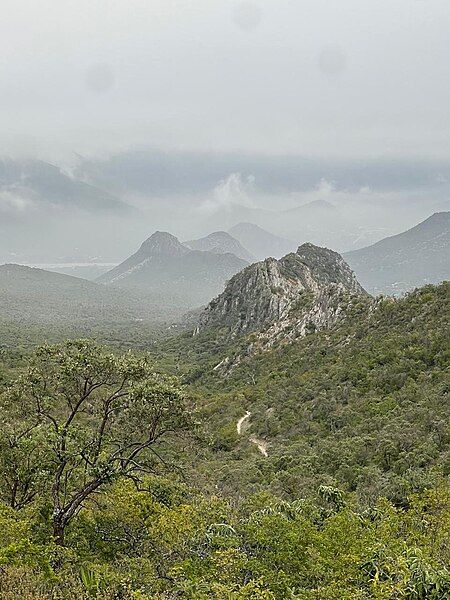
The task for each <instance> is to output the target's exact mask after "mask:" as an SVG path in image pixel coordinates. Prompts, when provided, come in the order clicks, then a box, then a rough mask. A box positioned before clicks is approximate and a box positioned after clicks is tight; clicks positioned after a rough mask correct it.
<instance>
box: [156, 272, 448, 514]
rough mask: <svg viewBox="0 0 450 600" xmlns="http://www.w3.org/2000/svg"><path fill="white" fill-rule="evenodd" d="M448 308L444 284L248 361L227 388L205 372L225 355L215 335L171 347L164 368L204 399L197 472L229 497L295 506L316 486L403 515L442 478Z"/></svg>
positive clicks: (212, 373)
mask: <svg viewBox="0 0 450 600" xmlns="http://www.w3.org/2000/svg"><path fill="white" fill-rule="evenodd" d="M449 299H450V286H449V284H448V283H444V284H442V285H440V286H438V287H433V286H428V287H424V288H422V289H419V290H417V291H415V292H413V293H411V294H409V295H408V296H407V297H405V298H404V299H401V300H392V299H385V300H382V301H380V302H379V303H378V305H377V307H376V309H375V310H374V311H373V312H372V313H369V312H368V311H367V310H366V309H365V308H364V306H363V307H360V308H359V310H360V312H359V314H358V312H357V311H355V312H354V313H353V315H352V318H351V319H347V321H346V322H345V323H344V324H342V325H341V326H340V327H339V328H337V329H336V330H333V331H322V332H319V333H314V334H310V335H307V336H306V337H304V338H301V339H298V340H297V341H296V342H295V343H292V344H290V345H288V346H285V345H283V346H279V347H278V348H275V349H273V350H272V351H270V352H267V353H265V354H260V355H257V356H252V357H249V358H247V359H246V360H243V361H242V362H241V363H240V366H239V367H237V368H236V369H235V371H233V373H232V374H231V376H228V377H227V378H223V377H221V376H220V375H218V374H217V371H214V366H215V365H217V364H218V363H220V361H221V360H222V359H223V357H224V356H226V355H228V354H229V353H230V346H229V343H228V342H226V341H225V340H224V339H221V338H220V335H218V334H217V332H215V333H214V334H208V333H205V334H203V335H202V336H200V337H199V339H197V340H196V341H195V342H194V343H193V342H192V340H190V339H189V338H188V337H187V335H185V336H183V337H182V338H180V339H178V340H172V341H171V342H170V345H171V349H170V350H169V352H168V354H167V355H166V358H165V360H166V361H169V360H172V359H171V357H172V356H176V365H177V368H178V369H179V368H180V363H182V361H183V358H184V360H185V363H184V369H185V371H186V375H185V378H186V380H187V381H191V382H193V383H192V385H194V387H195V388H196V389H198V390H199V392H200V395H204V394H205V392H207V399H206V400H205V401H204V406H203V410H204V419H205V422H206V423H208V427H209V428H210V430H211V433H212V435H214V437H215V447H216V453H215V454H213V455H212V456H211V463H208V464H206V465H205V467H204V468H205V473H208V472H210V473H220V475H216V476H214V481H215V482H216V483H218V485H219V487H220V489H223V490H225V491H226V492H227V493H236V492H237V491H238V490H240V491H242V490H246V491H257V490H262V489H270V490H271V491H273V492H274V493H277V494H281V495H282V496H287V497H291V498H293V497H297V496H298V495H301V496H303V495H305V494H306V495H308V493H311V492H312V491H313V490H314V489H316V487H317V486H318V485H319V484H325V483H326V484H329V485H335V486H337V487H340V488H342V489H345V490H347V491H353V492H356V494H357V496H358V498H359V499H360V501H361V502H362V503H364V504H365V503H370V502H372V501H374V500H375V499H376V498H377V497H378V496H380V495H381V496H386V497H388V498H389V499H390V500H392V501H394V502H396V503H399V504H403V503H405V502H406V500H407V497H408V495H409V494H410V493H412V492H414V491H418V490H421V489H424V488H425V487H427V486H429V485H431V484H432V483H433V481H435V480H438V479H439V478H440V477H442V476H443V475H444V474H447V473H448V472H449V470H450V462H449V450H450V446H449V443H450V437H449V435H448V422H449V419H450V405H449V402H448V391H449V385H450V381H449V378H448V358H449V352H448V348H449V334H448V324H449V322H450V303H449ZM194 339H195V338H194ZM234 351H235V352H236V353H238V352H239V351H240V350H239V342H235V346H234ZM168 364H169V363H168V362H166V368H167V366H168ZM247 412H250V413H251V415H250V416H248V418H247V419H246V420H245V423H244V424H243V425H244V429H245V434H243V433H241V435H238V432H237V428H236V423H237V421H238V419H239V418H241V417H242V416H244V415H246V413H247ZM255 439H256V440H260V441H262V442H263V445H264V447H265V448H266V449H267V455H268V456H267V458H263V456H262V455H261V453H260V451H258V445H257V444H255V443H254V440H255ZM252 440H253V442H252ZM237 458H239V459H241V460H239V461H237V460H236V459H237ZM219 465H220V469H219ZM205 476H206V475H205ZM217 478H218V479H219V482H217V481H216V479H217Z"/></svg>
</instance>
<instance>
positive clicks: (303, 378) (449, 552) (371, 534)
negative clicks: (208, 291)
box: [0, 284, 450, 600]
mask: <svg viewBox="0 0 450 600" xmlns="http://www.w3.org/2000/svg"><path fill="white" fill-rule="evenodd" d="M449 296H450V295H449V286H448V284H442V285H440V286H438V287H433V286H428V287H425V288H422V289H420V290H417V291H416V292H414V293H411V294H409V295H408V296H407V297H406V298H404V299H401V300H397V301H395V300H386V299H385V300H379V301H378V303H377V305H376V307H375V308H373V307H372V308H370V309H369V308H368V307H367V306H366V305H364V304H361V305H355V306H354V308H353V309H352V311H351V312H350V313H349V314H348V316H347V318H346V319H345V320H344V321H343V322H342V323H341V324H340V325H339V326H338V327H337V328H335V329H333V330H332V331H330V330H328V331H327V330H325V331H321V332H311V333H309V334H307V335H306V336H305V337H303V338H300V339H298V340H296V341H295V342H293V343H292V344H290V345H285V344H283V345H281V344H280V345H278V346H275V347H274V348H273V349H272V350H271V351H270V352H266V353H264V354H259V355H256V356H247V358H244V359H243V360H242V361H241V363H240V364H239V366H238V367H237V368H236V369H235V370H234V371H233V372H232V373H231V375H228V377H225V378H224V377H221V376H220V375H219V374H218V373H217V371H214V370H213V367H214V366H215V365H216V364H218V362H220V360H222V359H223V357H224V356H226V355H229V354H230V353H232V352H233V351H236V352H239V351H240V348H239V345H240V344H241V340H236V339H234V340H231V341H230V339H229V337H227V336H221V332H220V330H219V331H217V330H215V331H204V332H202V333H201V334H200V335H198V336H196V337H194V338H193V337H192V335H191V334H190V333H189V334H188V333H186V334H184V335H182V336H181V337H176V338H175V337H174V338H172V339H171V340H169V341H167V342H164V343H162V344H160V345H159V346H158V347H157V348H156V349H155V348H152V349H151V355H146V356H136V357H133V356H129V355H125V356H120V355H117V354H111V353H110V352H109V351H107V350H101V349H95V350H91V349H90V346H89V345H86V343H76V344H73V343H72V344H69V345H66V346H60V347H57V348H54V349H52V348H50V349H49V348H47V349H43V350H39V351H38V353H37V355H36V356H35V357H34V358H32V359H30V358H29V357H24V358H20V356H18V355H14V354H12V353H4V354H3V357H2V366H1V371H0V374H1V381H2V387H3V390H4V391H3V393H2V406H3V408H4V410H3V412H2V419H3V425H2V428H1V431H0V433H1V443H2V447H3V448H5V444H6V448H7V449H8V451H7V452H6V451H4V452H3V453H2V456H3V457H4V458H3V462H2V465H1V472H0V476H1V479H2V486H1V490H2V498H1V501H2V502H1V504H0V524H1V528H2V532H3V535H2V539H1V541H0V565H1V568H2V571H1V576H0V586H1V587H0V589H1V595H2V598H5V599H6V600H16V599H18V598H21V599H22V598H25V599H31V598H33V599H39V600H44V599H45V600H47V599H50V598H54V597H55V595H56V597H58V598H65V599H70V598H74V597H77V598H86V599H87V598H102V599H105V600H106V599H111V600H112V599H113V598H119V599H120V598H123V599H129V598H130V599H131V598H137V599H139V600H142V599H148V598H151V599H154V598H155V599H161V600H162V599H173V598H192V599H202V600H203V599H209V598H212V599H217V600H222V599H223V598H231V599H237V600H241V599H242V600H244V599H252V600H253V599H257V600H272V599H275V600H278V599H280V600H284V599H285V598H293V599H296V600H298V599H301V600H317V599H319V600H342V599H344V600H354V599H360V600H372V599H374V600H375V599H376V600H380V599H381V600H394V599H397V598H404V599H408V600H413V599H414V600H415V599H422V600H427V599H432V600H440V599H445V598H449V597H450V573H449V570H448V564H449V562H450V548H449V545H448V539H449V534H450V512H449V506H450V497H449V493H448V489H449V488H448V475H449V472H450V462H449V456H450V431H449V428H448V423H449V416H450V415H449V403H448V391H449V379H448V363H449V360H448V359H449V354H448V347H449V344H448V333H447V331H448V321H449ZM242 342H243V340H242ZM30 360H31V363H30ZM42 361H44V362H45V363H46V364H48V366H49V367H51V368H45V369H44V368H43V367H42V365H43V363H42ZM36 369H37V370H36ZM92 369H94V375H95V377H94V375H92ZM102 373H103V374H108V377H107V378H106V379H105V378H103V377H100V379H98V376H99V375H101V374H102ZM166 373H167V374H168V375H166ZM142 374H144V375H145V378H144V384H143V383H142V382H141V380H142ZM171 374H172V375H173V374H177V375H178V376H179V377H180V379H181V381H180V383H184V386H180V383H177V382H176V381H175V380H174V379H171V377H170V375H171ZM124 375H126V382H125V383H124V388H123V392H124V393H125V394H126V396H124V397H125V405H124V406H122V403H121V402H120V401H119V400H120V399H119V397H118V395H119V396H120V395H121V394H122V391H119V390H120V389H121V388H120V386H121V381H120V378H121V377H123V376H124ZM86 377H87V379H86ZM93 377H94V379H95V378H97V379H98V383H100V382H101V383H102V384H103V385H104V386H105V387H104V388H103V387H99V388H98V391H96V390H93V391H92V392H91V393H92V394H93V395H92V402H91V401H90V400H89V399H88V398H86V399H84V400H83V402H86V404H85V405H84V406H83V407H81V410H80V411H79V412H77V417H76V419H75V422H74V426H73V427H72V426H70V427H68V428H66V429H65V428H64V423H67V412H66V411H67V407H69V409H70V404H71V403H72V406H74V405H73V402H75V398H76V397H77V396H76V394H75V391H76V390H78V392H77V393H78V394H79V393H80V391H81V396H78V397H79V398H83V397H84V395H85V394H83V390H84V388H83V386H82V385H81V384H82V382H83V381H85V382H86V381H88V386H89V385H91V383H92V382H94V379H93ZM49 378H50V381H47V380H48V379H49ZM44 380H45V381H47V383H46V385H44ZM64 382H65V383H64ZM89 382H91V383H89ZM62 383H64V385H62ZM117 384H119V388H117V387H115V386H117ZM52 386H53V387H52ZM80 386H81V388H80ZM183 388H184V389H183ZM52 389H54V391H55V393H56V395H55V393H53V392H52V391H51V390H52ZM49 392H51V393H49ZM58 397H60V398H61V401H60V402H58ZM14 398H16V401H15V402H12V404H11V400H13V399H14ZM111 398H113V400H112V401H111ZM37 399H41V400H43V401H44V405H43V408H42V410H41V409H39V403H38V404H36V400H37ZM32 400H33V401H32ZM136 400H137V404H135V401H136ZM8 402H9V404H8ZM55 402H56V404H55ZM109 402H113V403H114V402H117V405H114V410H115V411H117V412H114V411H113V413H111V415H112V416H111V418H112V422H111V426H109V425H108V427H107V429H106V430H105V434H104V436H105V437H102V440H104V442H105V444H104V445H102V452H101V453H100V454H98V452H97V448H98V445H96V444H95V443H94V444H92V441H93V440H98V439H99V436H98V432H99V431H101V423H102V415H103V417H104V415H105V414H107V412H108V403H109ZM67 403H68V404H67ZM33 406H34V407H35V408H36V407H37V408H38V410H37V412H36V410H34V411H31V412H30V407H33ZM41 406H42V405H41ZM58 406H59V407H60V408H59V410H58V409H57V407H58ZM8 407H9V408H8ZM64 407H65V408H64ZM55 408H56V411H55ZM105 410H106V413H105ZM18 412H19V413H20V414H18ZM71 412H72V411H70V410H69V416H70V414H71ZM248 413H250V414H248ZM39 415H40V417H39ZM45 415H47V416H51V417H52V418H53V419H54V420H55V422H56V424H57V425H58V426H59V429H58V430H57V433H51V431H52V427H54V424H52V423H53V421H52V419H48V418H47V417H45ZM158 415H159V416H158ZM245 415H248V417H247V418H246V419H245V420H244V421H241V426H240V428H239V432H238V429H237V426H236V425H237V422H238V421H239V420H241V419H242V417H243V416H245ZM36 417H39V418H43V419H44V417H45V419H44V420H43V422H44V421H45V423H46V424H45V426H38V427H37V428H33V429H30V426H31V422H33V423H34V422H35V421H33V419H36ZM141 417H142V418H141ZM155 418H156V421H155V420H154V419H155ZM30 419H31V421H30ZM130 419H131V420H130ZM152 419H153V421H152ZM151 422H153V423H157V427H159V429H158V431H159V432H161V434H163V438H159V437H157V438H155V437H154V436H152V435H150V436H149V437H146V436H147V435H148V434H149V431H148V428H147V427H145V424H146V423H151ZM8 423H9V425H8V426H6V424H8ZM61 424H62V426H61ZM23 426H25V428H23ZM99 426H100V429H99V428H98V427H99ZM69 430H70V435H68V431H69ZM166 430H168V431H166ZM24 431H25V432H26V434H24V435H23V437H20V434H21V433H23V432H24ZM65 431H66V432H67V433H65ZM155 431H156V430H155ZM58 432H59V433H58ZM92 432H94V434H92ZM95 432H97V434H95ZM18 433H19V438H18V436H17V434H18ZM13 434H14V435H13ZM66 435H67V436H68V437H67V438H66ZM5 436H6V437H5ZM30 436H31V440H32V441H33V440H34V442H35V443H36V442H38V441H39V439H40V438H39V436H42V445H38V446H37V452H38V455H37V456H34V455H33V453H32V452H31V450H32V448H33V446H30V445H28V444H29V443H30V441H29V440H30ZM34 436H36V437H34ZM133 436H134V437H133ZM66 439H67V440H68V442H70V444H69V447H70V452H69V453H68V454H66V451H65V450H61V443H66V442H65V441H64V440H66ZM255 439H256V440H260V441H263V442H264V443H265V447H266V448H267V456H264V455H263V454H262V453H261V452H260V451H259V450H258V446H257V445H256V444H255V443H254V442H253V441H252V440H255ZM11 440H12V441H14V440H15V443H16V446H14V444H12V445H11ZM126 441H128V442H129V444H130V445H133V444H138V446H137V447H139V448H140V449H141V451H142V454H141V455H140V458H139V460H138V461H136V463H137V466H136V471H135V472H134V473H131V475H132V476H131V477H130V476H129V475H130V473H127V471H126V468H129V467H130V466H131V464H132V463H131V462H129V461H130V454H129V452H130V449H129V448H127V447H126V445H125V447H124V446H123V444H124V442H126ZM146 441H149V446H148V448H147V447H145V448H144V447H142V444H143V443H145V442H146ZM115 444H116V448H117V450H114V445H115ZM153 444H155V445H153ZM46 448H47V449H48V450H46ZM16 450H17V452H19V451H20V452H22V456H23V455H24V454H25V455H26V454H27V451H29V454H30V461H31V462H33V461H34V460H38V462H39V452H43V454H44V457H45V460H44V462H43V463H42V465H43V471H45V472H43V471H42V472H41V471H39V470H38V471H37V472H36V471H34V470H33V471H32V473H33V474H36V475H37V476H38V478H37V480H35V479H32V480H31V482H30V483H29V488H26V484H27V472H26V469H23V470H19V471H18V472H16V471H15V470H14V469H11V464H14V460H17V456H20V453H19V455H17V454H16V453H15V452H16ZM152 450H154V451H156V453H157V455H155V454H153V452H152ZM116 451H117V452H118V455H119V454H120V453H122V455H121V459H120V460H119V461H118V462H117V465H116V466H115V467H114V469H112V470H109V469H110V468H111V460H112V461H113V463H112V464H115V463H114V458H115V454H114V452H116ZM131 452H133V450H131ZM146 452H150V454H146ZM158 455H159V456H158ZM5 457H6V458H9V461H10V462H8V461H7V462H6V463H5V460H4V459H5ZM66 459H67V461H68V462H66ZM11 461H12V462H11ZM61 461H62V463H61ZM127 461H128V462H127ZM90 463H92V464H90ZM61 464H63V465H64V468H65V469H67V479H66V478H63V481H64V482H65V483H64V485H66V486H67V490H68V495H67V498H68V501H69V502H70V500H71V499H73V498H74V497H77V496H76V494H77V491H79V490H80V489H85V488H84V487H83V484H84V481H85V480H84V478H85V476H86V475H85V469H87V473H88V475H89V476H90V477H94V478H96V477H97V478H98V477H99V476H100V478H102V483H101V485H99V488H98V490H96V491H95V493H94V494H92V495H89V496H87V497H86V498H85V499H84V500H83V502H82V503H81V504H80V505H79V506H80V510H79V511H75V513H74V515H73V518H71V519H70V521H69V522H68V524H67V526H66V529H65V535H64V545H61V540H58V538H57V536H54V535H53V529H54V520H55V510H54V503H55V501H56V502H58V501H61V500H62V499H63V496H64V494H63V496H61V495H58V494H57V495H55V494H54V493H52V489H53V486H54V482H55V481H61V480H60V479H59V478H58V474H59V470H58V466H59V468H61ZM124 467H126V468H125V469H124ZM14 473H16V475H18V476H20V482H21V484H22V485H24V484H25V488H26V489H30V490H32V491H33V492H35V493H34V495H33V494H32V495H31V496H28V497H29V501H27V502H26V505H24V506H21V507H19V506H17V505H16V506H13V503H12V502H11V495H10V494H9V495H8V493H7V492H8V490H10V491H11V489H13V488H11V485H10V484H11V474H14ZM55 478H56V479H55ZM95 480H97V479H95ZM89 481H91V479H88V483H89ZM8 482H9V487H8ZM52 482H53V484H52ZM12 483H13V484H14V481H12ZM80 485H81V486H82V487H81V488H80ZM13 487H14V486H13ZM25 488H22V489H25ZM59 489H60V491H61V490H62V488H59ZM66 502H67V499H66ZM62 506H63V508H64V507H65V506H66V504H63V505H62ZM56 514H58V513H56ZM58 541H59V544H58V543H57V542H58Z"/></svg>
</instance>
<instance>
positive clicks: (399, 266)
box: [345, 211, 450, 295]
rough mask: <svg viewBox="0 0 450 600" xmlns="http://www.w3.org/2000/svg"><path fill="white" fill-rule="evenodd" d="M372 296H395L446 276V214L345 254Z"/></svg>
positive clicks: (449, 230)
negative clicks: (380, 294)
mask: <svg viewBox="0 0 450 600" xmlns="http://www.w3.org/2000/svg"><path fill="white" fill-rule="evenodd" d="M345 258H346V260H348V262H349V264H350V265H351V266H352V268H353V269H354V270H355V271H356V273H357V275H358V277H359V278H360V279H361V281H362V282H363V285H364V286H365V287H366V288H367V289H368V290H370V291H371V292H372V293H374V294H379V293H383V294H394V295H399V294H402V293H404V292H406V291H408V290H411V289H412V288H414V287H417V286H422V285H425V284H427V283H439V282H441V281H443V280H446V279H448V278H449V277H450V211H446V212H437V213H434V214H432V215H431V216H430V217H428V218H427V219H425V221H422V222H421V223H419V224H418V225H415V226H414V227H412V228H411V229H408V230H407V231H404V232H403V233H399V234H397V235H393V236H390V237H387V238H384V239H383V240H380V241H379V242H377V243H376V244H373V245H372V246H367V247H366V248H361V249H360V250H354V251H352V252H348V253H346V254H345Z"/></svg>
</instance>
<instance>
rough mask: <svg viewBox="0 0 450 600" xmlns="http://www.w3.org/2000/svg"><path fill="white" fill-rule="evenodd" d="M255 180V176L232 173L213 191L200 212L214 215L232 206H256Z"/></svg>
mask: <svg viewBox="0 0 450 600" xmlns="http://www.w3.org/2000/svg"><path fill="white" fill-rule="evenodd" d="M254 195H255V178H254V176H253V175H247V176H244V175H242V174H241V173H231V175H229V176H228V177H227V178H226V179H223V180H221V181H220V182H219V183H218V184H217V185H216V187H215V188H214V189H213V191H212V196H211V197H210V198H208V199H207V200H206V201H205V202H204V203H203V204H202V205H201V206H200V211H201V212H204V213H210V214H211V213H214V212H217V211H218V210H221V209H224V208H226V207H230V206H235V205H239V206H244V207H246V208H252V207H254V206H255V200H254Z"/></svg>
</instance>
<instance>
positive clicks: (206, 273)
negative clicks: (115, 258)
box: [97, 231, 248, 309]
mask: <svg viewBox="0 0 450 600" xmlns="http://www.w3.org/2000/svg"><path fill="white" fill-rule="evenodd" d="M247 264H248V262H247V261H245V260H243V259H242V258H238V257H237V256H235V255H234V254H231V253H229V252H218V251H217V248H216V249H215V250H214V251H205V250H192V249H191V248H189V247H188V246H186V245H184V244H182V243H181V242H180V241H179V240H178V239H177V238H176V237H175V236H173V235H171V234H170V233H166V232H161V231H157V232H156V233H154V234H153V235H152V236H151V237H149V238H148V239H147V240H145V242H143V244H142V245H141V247H140V248H139V250H138V251H137V252H135V253H134V254H133V255H132V256H130V257H129V258H127V259H126V260H125V261H123V262H122V263H121V264H120V265H118V266H117V267H115V268H114V269H111V270H110V271H108V272H107V273H105V274H103V275H101V276H100V277H99V278H98V280H97V281H99V282H100V283H104V284H107V285H110V286H119V287H124V288H130V289H139V290H141V291H158V293H161V294H163V295H167V297H168V298H171V297H173V296H176V297H179V298H180V299H182V300H181V301H182V302H184V304H185V306H186V309H189V308H194V307H196V306H200V305H201V304H205V303H207V302H209V300H210V299H211V298H212V297H214V296H215V295H217V294H218V293H220V292H221V291H222V289H223V286H224V283H225V282H226V281H227V280H228V279H229V278H230V277H232V276H233V275H234V274H235V273H237V272H238V271H240V270H241V269H243V268H244V267H245V266H247Z"/></svg>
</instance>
